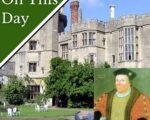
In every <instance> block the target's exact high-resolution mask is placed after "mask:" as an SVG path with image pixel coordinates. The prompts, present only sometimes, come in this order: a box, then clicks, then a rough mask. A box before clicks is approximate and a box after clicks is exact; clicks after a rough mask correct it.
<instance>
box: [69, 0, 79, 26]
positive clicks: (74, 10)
mask: <svg viewBox="0 0 150 120" xmlns="http://www.w3.org/2000/svg"><path fill="white" fill-rule="evenodd" d="M70 8H71V24H73V23H77V22H78V9H79V1H78V0H72V1H71V3H70Z"/></svg>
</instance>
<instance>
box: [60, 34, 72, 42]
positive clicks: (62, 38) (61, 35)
mask: <svg viewBox="0 0 150 120" xmlns="http://www.w3.org/2000/svg"><path fill="white" fill-rule="evenodd" d="M70 39H71V34H70V32H62V33H60V34H59V35H58V41H59V42H60V41H66V40H70Z"/></svg>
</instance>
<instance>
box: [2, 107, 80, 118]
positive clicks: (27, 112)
mask: <svg viewBox="0 0 150 120" xmlns="http://www.w3.org/2000/svg"><path fill="white" fill-rule="evenodd" d="M19 108H21V114H20V116H19V117H13V118H16V119H17V120H21V119H22V118H36V119H37V118H39V119H40V120H42V119H43V118H55V120H70V119H66V118H69V117H73V116H74V114H75V113H76V112H78V111H80V110H83V109H73V108H49V110H48V112H35V111H34V105H31V106H29V105H23V106H20V107H19ZM2 118H3V119H4V118H7V113H6V112H4V113H3V116H2ZM25 120H26V119H25ZM29 120H30V119H29ZM49 120H51V119H49Z"/></svg>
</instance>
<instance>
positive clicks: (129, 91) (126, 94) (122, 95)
mask: <svg viewBox="0 0 150 120" xmlns="http://www.w3.org/2000/svg"><path fill="white" fill-rule="evenodd" d="M130 93H131V88H129V89H128V91H127V92H125V93H119V92H116V96H117V97H126V96H128V95H129V94H130Z"/></svg>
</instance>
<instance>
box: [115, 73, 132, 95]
mask: <svg viewBox="0 0 150 120" xmlns="http://www.w3.org/2000/svg"><path fill="white" fill-rule="evenodd" d="M115 84H116V89H117V92H119V93H125V92H127V90H128V88H129V87H130V82H129V77H128V76H127V75H123V74H121V75H117V76H116V81H115Z"/></svg>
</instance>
